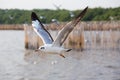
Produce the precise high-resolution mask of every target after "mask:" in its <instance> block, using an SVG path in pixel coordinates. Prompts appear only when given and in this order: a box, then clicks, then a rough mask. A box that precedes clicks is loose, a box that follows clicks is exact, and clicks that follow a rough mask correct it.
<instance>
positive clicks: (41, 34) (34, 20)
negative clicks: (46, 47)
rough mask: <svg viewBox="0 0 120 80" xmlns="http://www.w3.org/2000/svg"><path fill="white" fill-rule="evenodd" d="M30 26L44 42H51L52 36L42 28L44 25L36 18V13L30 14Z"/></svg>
mask: <svg viewBox="0 0 120 80" xmlns="http://www.w3.org/2000/svg"><path fill="white" fill-rule="evenodd" d="M31 20H32V26H33V29H34V31H35V32H36V33H37V35H38V36H39V37H40V38H41V39H42V41H43V43H44V44H52V42H53V38H52V36H51V35H50V33H49V32H48V31H47V30H46V29H45V28H44V25H43V24H42V23H41V21H40V20H39V19H38V17H37V15H36V14H35V13H34V12H32V14H31Z"/></svg>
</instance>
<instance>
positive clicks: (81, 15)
mask: <svg viewBox="0 0 120 80" xmlns="http://www.w3.org/2000/svg"><path fill="white" fill-rule="evenodd" d="M87 9H88V6H87V7H86V8H85V9H84V10H83V11H82V12H81V13H80V14H79V15H78V16H77V17H76V18H79V17H81V18H82V17H83V16H84V15H85V13H86V12H87Z"/></svg>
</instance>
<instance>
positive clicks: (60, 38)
mask: <svg viewBox="0 0 120 80" xmlns="http://www.w3.org/2000/svg"><path fill="white" fill-rule="evenodd" d="M87 8H88V7H86V8H85V9H84V10H83V11H82V12H81V13H80V14H79V15H78V16H77V17H76V18H75V19H74V20H73V21H71V22H69V23H67V24H66V25H65V26H64V28H63V29H62V30H61V31H60V32H59V34H58V36H57V37H56V39H55V41H54V42H53V46H61V45H62V44H63V43H64V41H65V40H66V38H67V36H68V35H69V33H70V32H71V31H72V30H73V29H74V27H75V26H76V25H77V24H78V23H79V21H80V20H81V18H82V17H83V16H84V15H85V13H86V11H87Z"/></svg>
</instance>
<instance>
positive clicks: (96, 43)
mask: <svg viewBox="0 0 120 80" xmlns="http://www.w3.org/2000/svg"><path fill="white" fill-rule="evenodd" d="M119 22H120V21H117V22H105V21H104V22H81V23H80V24H78V25H77V27H76V28H75V29H74V30H73V31H72V32H71V33H70V35H69V36H68V38H67V40H66V41H65V43H64V44H63V45H64V46H65V47H67V48H72V49H77V50H84V49H106V48H119V49H120V36H119V34H120V23H119ZM61 25H62V26H58V25H57V26H56V24H50V25H47V27H46V28H47V29H48V30H49V31H50V33H51V34H52V35H54V36H53V37H55V36H56V35H57V33H58V31H59V30H60V29H61V28H62V27H63V26H64V25H65V23H62V24H61ZM54 32H55V33H54ZM41 45H43V43H42V40H41V39H40V38H39V37H38V36H37V35H36V33H35V32H34V31H33V29H32V26H26V27H25V48H26V49H37V48H38V47H39V46H41Z"/></svg>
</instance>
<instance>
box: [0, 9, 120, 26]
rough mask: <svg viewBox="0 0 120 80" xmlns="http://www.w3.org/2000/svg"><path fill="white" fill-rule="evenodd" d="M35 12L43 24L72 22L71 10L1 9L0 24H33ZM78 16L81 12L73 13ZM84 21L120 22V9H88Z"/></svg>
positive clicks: (75, 11)
mask: <svg viewBox="0 0 120 80" xmlns="http://www.w3.org/2000/svg"><path fill="white" fill-rule="evenodd" d="M32 11H34V12H36V14H37V15H38V16H39V18H40V19H41V21H42V22H43V23H51V20H52V19H56V20H58V21H60V22H66V21H70V20H71V19H72V18H71V17H70V13H69V12H70V11H69V10H65V9H62V10H49V9H33V10H19V9H9V10H8V9H0V24H24V23H28V24H30V23H31V19H30V18H31V12H32ZM71 12H73V13H74V15H75V16H77V15H78V14H79V13H80V12H81V10H74V11H71ZM82 20H83V21H103V20H107V21H109V20H120V7H118V8H107V9H104V8H94V9H88V11H87V13H86V15H85V16H84V18H83V19H82Z"/></svg>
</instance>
